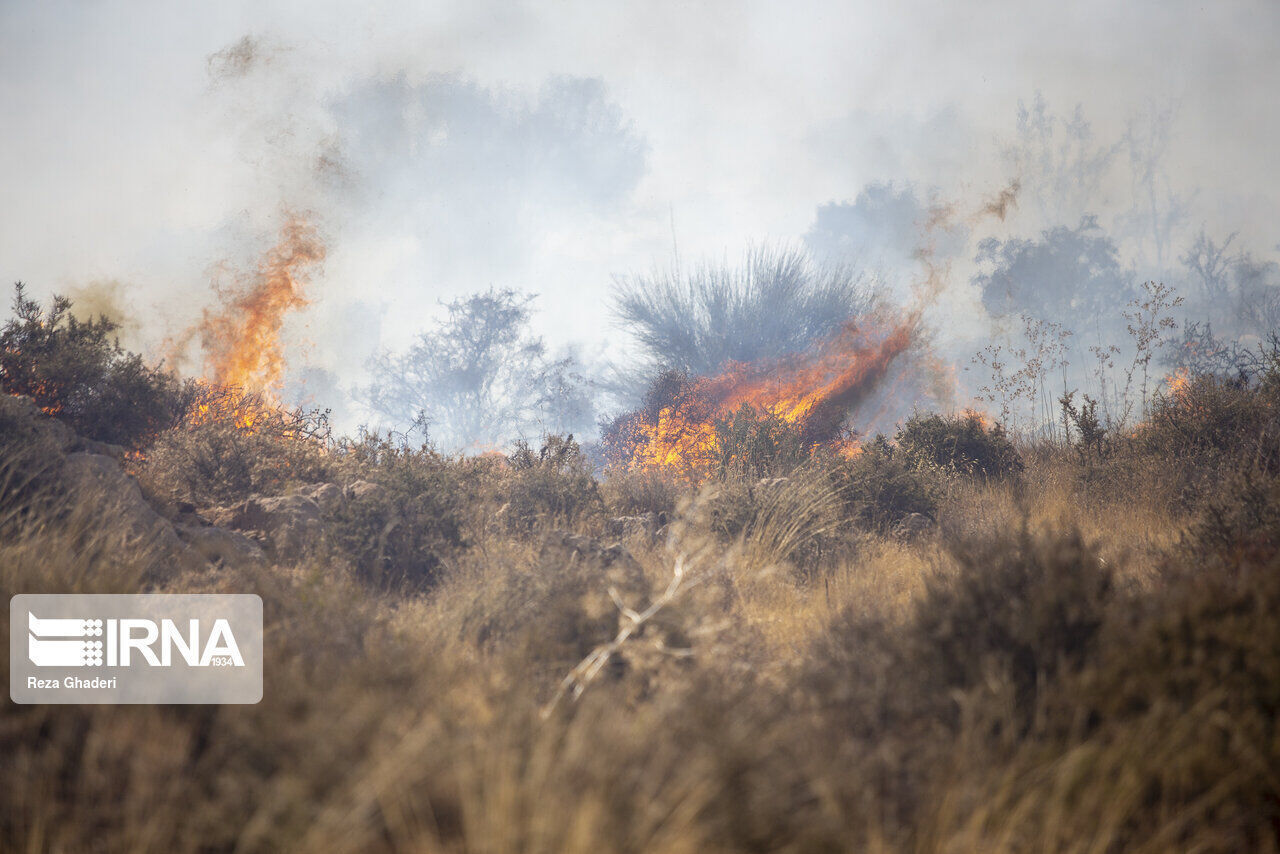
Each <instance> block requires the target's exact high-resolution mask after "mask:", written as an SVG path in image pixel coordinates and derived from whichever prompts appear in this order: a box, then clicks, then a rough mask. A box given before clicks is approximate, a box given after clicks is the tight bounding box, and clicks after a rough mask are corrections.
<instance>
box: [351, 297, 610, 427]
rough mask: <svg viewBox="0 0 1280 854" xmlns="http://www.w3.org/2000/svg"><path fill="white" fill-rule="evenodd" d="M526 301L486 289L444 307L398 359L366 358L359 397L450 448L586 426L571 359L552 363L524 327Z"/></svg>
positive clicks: (587, 403) (587, 414)
mask: <svg viewBox="0 0 1280 854" xmlns="http://www.w3.org/2000/svg"><path fill="white" fill-rule="evenodd" d="M534 299H535V297H534V296H526V295H520V294H517V293H516V292H515V291H513V290H509V289H505V290H496V289H493V288H490V289H489V290H488V291H486V292H484V293H480V294H473V295H471V296H468V297H463V298H462V299H457V300H454V301H453V302H449V303H446V304H445V310H446V315H445V317H444V318H443V319H441V320H440V321H439V322H437V323H436V324H435V326H434V328H432V329H431V330H430V331H427V332H423V333H421V334H419V335H418V336H417V338H416V339H415V340H414V342H413V343H412V344H411V345H410V346H409V348H408V349H407V350H406V351H405V352H403V353H391V352H383V353H380V354H378V355H377V356H375V357H374V359H373V360H372V361H371V363H370V370H371V371H372V374H373V382H372V383H371V384H370V385H369V386H368V387H366V388H364V389H362V390H361V392H362V394H361V396H362V397H363V398H364V400H365V402H366V403H367V404H368V405H369V407H370V408H371V409H373V410H374V411H375V412H377V413H378V414H380V415H383V416H385V417H386V418H388V419H390V420H391V421H392V422H394V423H395V424H397V425H402V426H404V427H408V426H409V425H416V426H418V427H420V428H423V429H425V430H427V431H428V432H429V434H430V435H431V436H432V438H433V439H434V440H435V441H436V442H437V443H438V444H440V445H441V446H442V447H443V448H446V449H450V450H459V449H467V448H471V449H476V448H486V449H487V448H499V447H504V446H506V445H507V444H509V443H510V442H511V441H513V440H515V439H522V438H529V437H531V436H534V435H537V434H541V433H563V432H571V431H573V430H576V429H580V428H581V427H583V426H590V424H591V419H592V415H593V413H592V401H591V395H590V390H589V383H588V382H587V381H586V380H585V379H584V378H583V377H582V376H581V374H580V373H579V372H578V371H577V369H576V360H575V359H573V358H572V357H569V356H565V357H561V358H558V359H556V358H551V357H550V356H549V355H548V353H547V347H546V345H545V344H544V343H543V341H542V339H541V338H538V337H536V336H534V335H533V334H532V333H531V332H530V330H529V320H530V317H531V315H532V308H531V306H532V304H533V301H534Z"/></svg>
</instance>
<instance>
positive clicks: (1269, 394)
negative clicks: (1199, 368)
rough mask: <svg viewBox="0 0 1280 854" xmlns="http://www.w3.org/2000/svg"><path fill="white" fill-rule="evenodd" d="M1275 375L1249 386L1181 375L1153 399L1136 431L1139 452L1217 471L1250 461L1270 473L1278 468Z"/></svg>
mask: <svg viewBox="0 0 1280 854" xmlns="http://www.w3.org/2000/svg"><path fill="white" fill-rule="evenodd" d="M1278 380H1280V371H1276V370H1272V371H1268V372H1267V373H1265V374H1263V375H1262V377H1261V378H1260V379H1259V380H1258V381H1256V382H1254V383H1248V382H1245V381H1242V380H1240V379H1229V378H1222V377H1218V376H1214V375H1213V374H1199V375H1194V376H1185V377H1181V378H1179V379H1177V380H1176V381H1175V385H1174V388H1173V390H1172V392H1170V393H1169V394H1167V395H1164V396H1161V397H1158V398H1157V399H1156V401H1155V404H1154V405H1153V406H1152V409H1151V417H1150V418H1149V420H1148V421H1147V423H1145V424H1143V425H1142V426H1140V427H1139V428H1138V431H1137V434H1136V437H1135V438H1136V440H1137V443H1138V446H1139V448H1140V449H1142V450H1144V451H1146V452H1148V453H1152V454H1155V455H1157V456H1159V457H1160V458H1162V459H1164V460H1168V461H1171V462H1175V463H1180V464H1181V466H1182V467H1183V468H1186V467H1187V466H1188V465H1192V464H1193V465H1198V466H1211V467H1217V466H1219V465H1223V464H1229V465H1230V464H1236V463H1239V462H1242V461H1246V460H1247V461H1251V462H1254V463H1255V464H1257V465H1260V466H1262V468H1263V469H1265V470H1268V471H1274V470H1275V469H1276V467H1277V465H1280V456H1278V455H1277V451H1276V449H1277V447H1278V445H1277V443H1278V442H1280V381H1278Z"/></svg>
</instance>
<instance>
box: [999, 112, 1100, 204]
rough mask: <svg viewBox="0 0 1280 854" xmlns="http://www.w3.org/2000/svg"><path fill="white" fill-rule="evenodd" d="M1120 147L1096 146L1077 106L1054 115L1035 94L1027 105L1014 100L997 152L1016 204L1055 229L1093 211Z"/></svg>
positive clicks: (1091, 127) (1090, 127)
mask: <svg viewBox="0 0 1280 854" xmlns="http://www.w3.org/2000/svg"><path fill="white" fill-rule="evenodd" d="M1121 148H1122V143H1119V142H1117V143H1111V144H1107V143H1100V142H1098V140H1097V138H1096V137H1095V135H1094V132H1093V126H1092V125H1091V124H1090V123H1089V122H1088V121H1087V120H1086V119H1085V117H1084V111H1083V110H1082V108H1081V107H1080V105H1079V104H1077V105H1076V108H1075V110H1074V111H1072V113H1071V114H1070V115H1060V114H1057V113H1054V112H1053V111H1052V110H1051V109H1050V107H1049V104H1048V103H1047V102H1046V101H1045V98H1044V96H1043V95H1042V94H1041V93H1039V92H1037V93H1036V96H1035V98H1034V99H1033V100H1032V102H1031V103H1030V104H1026V103H1024V102H1022V101H1018V113H1017V125H1016V130H1015V135H1014V138H1013V140H1012V141H1011V142H1009V143H1007V144H1006V145H1004V147H1003V152H1002V153H1003V156H1004V160H1005V163H1006V164H1007V165H1008V167H1009V169H1010V170H1011V171H1012V173H1013V175H1014V176H1016V177H1017V178H1018V181H1019V184H1020V190H1019V193H1018V197H1019V206H1020V207H1024V208H1028V209H1030V210H1032V211H1035V212H1036V213H1038V214H1039V217H1040V222H1041V223H1042V224H1045V225H1059V224H1061V223H1064V222H1073V221H1075V219H1076V218H1078V217H1080V216H1082V215H1084V214H1085V212H1086V211H1088V210H1089V209H1091V208H1094V206H1095V205H1096V204H1097V202H1098V198H1099V196H1100V195H1101V194H1102V193H1101V191H1102V187H1103V184H1104V183H1105V181H1106V179H1107V176H1108V174H1110V172H1111V170H1112V167H1113V165H1114V161H1115V158H1116V155H1117V154H1118V153H1119V152H1120V150H1121ZM1094 209H1096V208H1094Z"/></svg>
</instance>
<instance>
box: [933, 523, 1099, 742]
mask: <svg viewBox="0 0 1280 854" xmlns="http://www.w3.org/2000/svg"><path fill="white" fill-rule="evenodd" d="M949 551H950V553H951V555H952V557H953V558H954V560H955V561H956V563H957V565H958V572H957V573H956V574H955V575H938V576H936V577H934V578H933V579H932V580H931V581H930V582H929V585H928V589H927V592H926V595H925V596H924V598H923V599H922V600H921V601H920V603H919V605H918V606H917V609H916V613H915V615H914V617H913V619H912V623H911V627H910V632H909V635H910V640H909V643H910V644H912V646H913V649H914V659H915V661H914V667H915V668H917V672H918V673H919V674H920V677H921V678H922V679H924V680H927V681H928V682H929V683H931V685H932V689H931V690H934V691H936V692H937V694H938V696H939V697H943V696H947V697H950V696H952V694H953V693H954V692H957V691H959V692H972V691H977V692H978V693H979V695H983V694H985V695H988V696H989V695H991V694H992V693H993V692H994V694H996V695H997V696H995V697H991V699H992V700H993V702H991V703H990V705H991V717H993V718H995V719H997V720H1000V721H1001V722H1002V723H1007V724H1010V725H1012V726H1013V727H1015V731H1014V732H1013V733H1010V734H1011V735H1020V734H1022V733H1023V732H1025V731H1026V729H1027V728H1028V727H1030V726H1031V723H1032V721H1033V719H1034V718H1035V715H1036V714H1037V712H1038V711H1039V709H1040V706H1041V701H1042V694H1043V691H1044V689H1045V686H1046V685H1050V684H1052V683H1054V682H1055V681H1056V680H1057V679H1058V678H1060V677H1061V676H1062V675H1063V674H1065V673H1071V672H1078V671H1080V670H1081V669H1082V668H1084V666H1085V665H1086V664H1087V663H1090V662H1091V659H1092V657H1093V656H1094V654H1095V652H1096V648H1097V644H1098V638H1099V632H1100V630H1101V629H1102V626H1103V624H1104V621H1105V619H1106V617H1107V609H1108V607H1109V604H1110V602H1111V600H1112V596H1113V590H1114V586H1115V585H1114V580H1113V576H1112V572H1111V569H1110V568H1109V567H1108V566H1107V565H1106V564H1104V563H1103V562H1102V560H1101V559H1100V558H1099V557H1098V555H1097V552H1096V550H1095V549H1094V548H1092V547H1091V546H1090V545H1088V544H1087V543H1085V542H1084V540H1083V538H1082V536H1081V535H1080V533H1079V532H1076V531H1067V532H1052V533H1047V534H1033V533H1031V532H1030V531H1028V530H1026V529H1025V528H1023V529H1022V530H1021V531H1017V532H1012V533H1006V532H997V533H994V534H990V535H987V536H985V537H981V538H974V539H970V540H967V541H954V540H953V541H952V542H951V543H949ZM949 705H950V708H951V709H953V710H954V711H959V710H958V708H956V707H955V706H954V705H953V704H949ZM1010 718H1011V719H1010ZM957 720H958V719H957Z"/></svg>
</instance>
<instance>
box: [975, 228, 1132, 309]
mask: <svg viewBox="0 0 1280 854" xmlns="http://www.w3.org/2000/svg"><path fill="white" fill-rule="evenodd" d="M975 260H976V261H977V262H978V263H979V264H981V265H983V266H984V270H983V271H982V272H980V273H978V275H976V276H974V278H973V282H974V284H976V285H977V286H978V287H979V288H981V289H982V303H983V305H985V306H986V307H987V311H989V312H990V313H991V314H992V315H1012V314H1026V315H1030V316H1032V317H1038V318H1044V319H1052V320H1054V321H1057V322H1060V323H1066V324H1067V325H1068V326H1069V327H1074V328H1081V327H1082V326H1085V325H1086V323H1087V324H1088V325H1090V326H1092V325H1093V324H1094V323H1096V322H1097V321H1098V319H1099V318H1100V317H1101V316H1102V315H1103V314H1104V313H1105V312H1108V311H1109V310H1117V309H1119V308H1120V307H1122V306H1123V305H1124V304H1125V302H1126V301H1127V299H1128V298H1129V296H1130V295H1131V292H1132V290H1133V287H1132V283H1131V282H1130V280H1129V277H1128V276H1127V275H1126V274H1125V272H1124V271H1123V270H1122V269H1121V268H1120V261H1119V259H1118V257H1117V254H1116V246H1115V243H1114V242H1112V240H1111V238H1110V237H1108V236H1107V235H1106V234H1105V233H1104V232H1103V231H1102V229H1101V228H1099V227H1098V223H1097V219H1096V218H1095V217H1092V216H1086V217H1084V218H1083V219H1081V220H1080V224H1079V225H1078V226H1076V227H1075V228H1067V227H1065V226H1058V227H1056V228H1052V229H1049V230H1047V231H1044V232H1042V233H1041V235H1040V239H1039V240H1026V239H1022V238H1010V239H1009V240H999V239H998V238H995V237H989V238H987V239H986V240H983V241H982V242H981V243H979V244H978V255H977V258H976V259H975ZM1116 316H1117V317H1118V312H1116Z"/></svg>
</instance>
